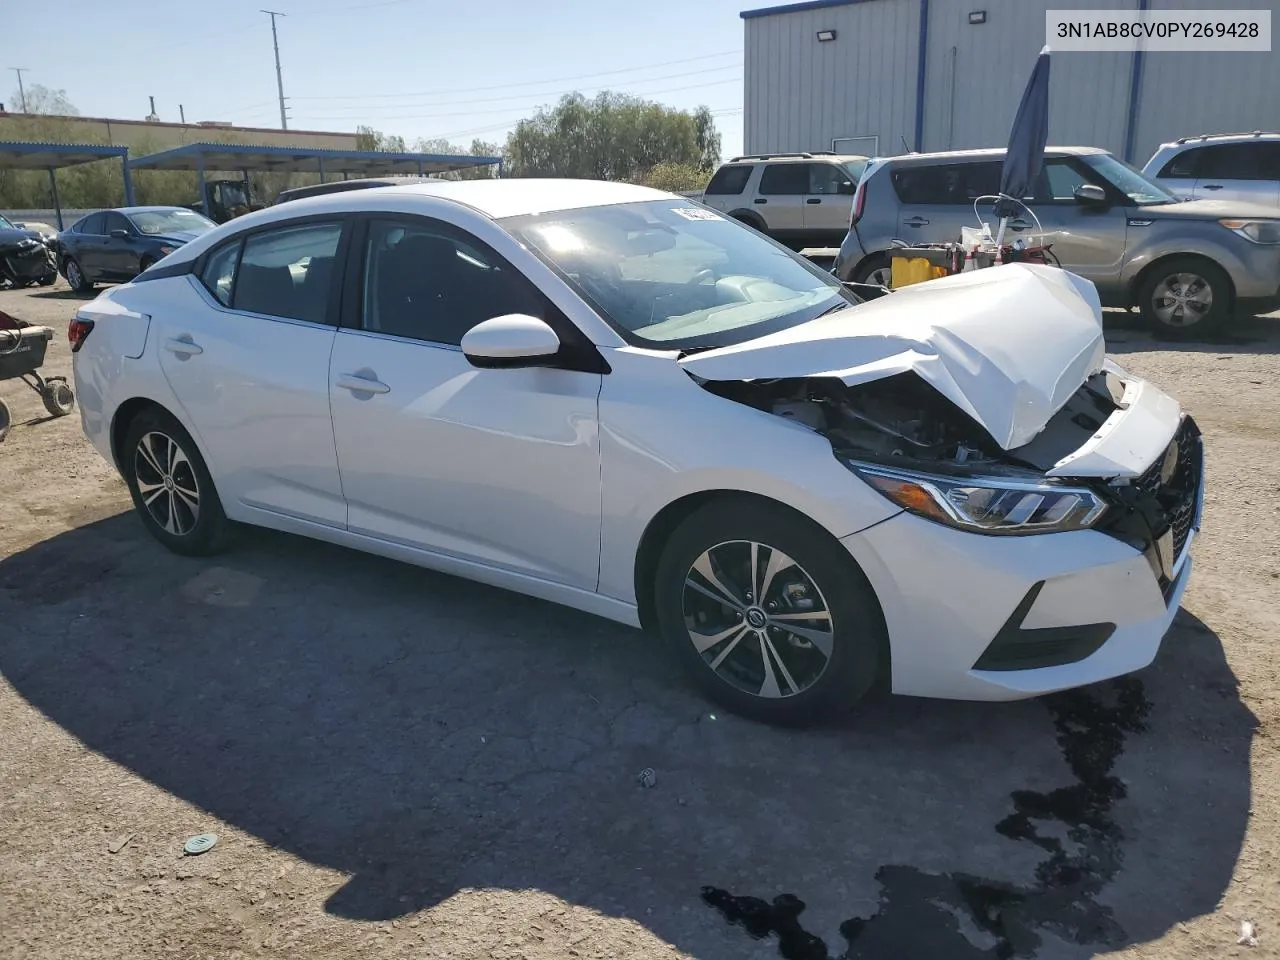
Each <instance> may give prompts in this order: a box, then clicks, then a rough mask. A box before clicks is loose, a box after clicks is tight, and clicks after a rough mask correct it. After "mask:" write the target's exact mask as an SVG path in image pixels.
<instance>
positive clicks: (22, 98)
mask: <svg viewBox="0 0 1280 960" xmlns="http://www.w3.org/2000/svg"><path fill="white" fill-rule="evenodd" d="M9 69H10V70H12V71H13V72H14V73H16V74H17V75H18V101H19V102H20V103H21V104H22V112H23V113H26V112H27V91H26V90H24V89H23V88H22V75H23V74H24V73H28V72H30V67H10V68H9Z"/></svg>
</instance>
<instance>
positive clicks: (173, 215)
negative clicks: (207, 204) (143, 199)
mask: <svg viewBox="0 0 1280 960" xmlns="http://www.w3.org/2000/svg"><path fill="white" fill-rule="evenodd" d="M129 219H130V220H132V221H133V225H134V226H135V227H137V228H138V231H139V232H140V233H145V234H147V236H152V237H155V236H163V235H164V234H169V233H204V232H205V231H206V230H212V229H213V228H214V226H215V224H214V222H213V221H212V220H210V219H209V218H208V217H206V216H204V215H203V214H200V213H196V212H195V211H194V210H181V209H178V210H140V211H138V212H136V213H131V214H129Z"/></svg>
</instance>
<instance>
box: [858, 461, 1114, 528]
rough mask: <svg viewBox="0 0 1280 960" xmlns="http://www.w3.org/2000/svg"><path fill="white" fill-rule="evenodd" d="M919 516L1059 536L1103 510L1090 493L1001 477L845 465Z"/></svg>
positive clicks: (1088, 524) (960, 524) (1093, 520)
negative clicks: (951, 474) (938, 473)
mask: <svg viewBox="0 0 1280 960" xmlns="http://www.w3.org/2000/svg"><path fill="white" fill-rule="evenodd" d="M845 465H846V466H847V467H849V469H851V470H852V471H853V472H854V473H856V474H857V475H858V476H859V477H861V478H862V479H863V480H865V481H866V482H867V483H869V484H871V486H873V487H875V488H876V489H877V490H879V491H880V492H881V493H882V494H884V495H885V496H886V497H888V498H889V499H890V500H892V501H893V502H894V503H896V504H897V505H898V506H900V507H902V508H903V509H904V510H910V511H911V512H912V513H914V514H916V515H917V516H921V517H925V518H927V519H929V520H933V521H936V522H937V523H944V524H946V525H947V526H949V527H956V528H957V529H960V530H968V531H971V532H973V533H988V534H1002V535H1023V534H1029V533H1060V532H1062V531H1064V530H1083V529H1085V528H1086V527H1091V526H1093V524H1094V523H1096V522H1097V520H1098V518H1099V517H1101V516H1102V514H1103V513H1104V512H1106V509H1107V505H1106V504H1105V503H1104V502H1103V501H1102V500H1101V499H1100V498H1099V497H1098V495H1097V494H1095V493H1094V492H1093V491H1092V490H1086V489H1084V488H1082V487H1067V486H1060V485H1058V484H1055V483H1050V482H1047V481H1045V482H1036V481H1030V480H1028V481H1022V480H1006V479H1004V478H1002V477H963V478H962V477H941V476H935V475H933V474H925V473H915V472H914V471H910V470H891V469H888V468H886V467H880V466H872V465H870V464H864V463H846V464H845Z"/></svg>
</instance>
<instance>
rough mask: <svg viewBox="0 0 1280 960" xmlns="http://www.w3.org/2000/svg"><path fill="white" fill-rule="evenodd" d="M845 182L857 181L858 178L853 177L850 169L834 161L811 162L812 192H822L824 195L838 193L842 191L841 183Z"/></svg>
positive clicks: (810, 187) (810, 189)
mask: <svg viewBox="0 0 1280 960" xmlns="http://www.w3.org/2000/svg"><path fill="white" fill-rule="evenodd" d="M845 182H850V183H857V179H856V178H853V177H851V176H850V174H849V171H847V170H845V169H844V168H842V167H837V166H836V165H835V164H833V163H811V164H809V192H810V193H820V194H822V195H823V196H827V195H829V194H836V193H839V192H840V184H842V183H845Z"/></svg>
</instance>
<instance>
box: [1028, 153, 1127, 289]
mask: <svg viewBox="0 0 1280 960" xmlns="http://www.w3.org/2000/svg"><path fill="white" fill-rule="evenodd" d="M1086 183H1090V184H1094V185H1095V186H1099V187H1102V189H1103V190H1105V191H1106V192H1107V195H1108V196H1110V197H1113V198H1114V197H1115V196H1116V193H1117V191H1116V188H1115V187H1114V186H1112V185H1111V184H1110V183H1108V182H1107V181H1105V180H1104V179H1103V178H1102V177H1100V176H1099V175H1098V174H1097V173H1095V172H1093V171H1091V170H1089V169H1088V168H1087V167H1086V166H1085V165H1084V164H1083V163H1081V162H1080V161H1079V160H1078V159H1076V158H1074V157H1053V158H1048V159H1046V160H1045V163H1044V172H1043V174H1042V175H1041V177H1040V187H1039V189H1038V191H1037V193H1038V194H1039V196H1038V197H1037V199H1036V200H1035V201H1034V202H1033V203H1032V204H1031V208H1032V209H1033V210H1034V211H1035V214H1036V216H1037V217H1039V219H1040V225H1041V226H1042V227H1044V240H1045V242H1046V243H1051V244H1052V245H1053V246H1052V248H1051V252H1052V253H1053V255H1054V256H1056V257H1057V258H1058V260H1059V261H1061V263H1062V268H1063V269H1064V270H1070V271H1071V272H1072V273H1076V274H1079V275H1080V276H1082V277H1084V278H1085V279H1086V280H1092V281H1093V282H1094V283H1095V284H1096V285H1097V286H1098V288H1099V290H1100V291H1104V292H1107V291H1109V292H1113V293H1114V292H1115V291H1116V290H1117V289H1119V287H1120V268H1121V267H1122V266H1123V265H1124V260H1125V244H1126V237H1127V232H1128V229H1129V226H1128V222H1129V216H1130V213H1131V211H1132V210H1133V209H1134V208H1132V207H1130V206H1128V205H1127V204H1125V203H1122V202H1120V201H1119V200H1116V202H1114V203H1112V205H1111V206H1109V207H1107V208H1106V209H1097V208H1094V207H1088V206H1085V205H1083V204H1081V203H1079V202H1077V201H1076V199H1075V191H1076V188H1077V187H1079V186H1082V185H1083V184H1086ZM1009 226H1010V229H1012V230H1014V231H1016V232H1015V233H1014V234H1013V235H1014V236H1021V237H1024V238H1026V240H1027V242H1028V243H1029V244H1034V243H1035V242H1037V241H1038V239H1039V237H1038V236H1037V235H1036V226H1035V221H1034V220H1033V219H1032V218H1031V217H1030V216H1028V215H1025V214H1024V215H1023V216H1021V217H1018V218H1016V219H1015V220H1013V221H1011V222H1010V225H1009Z"/></svg>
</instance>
